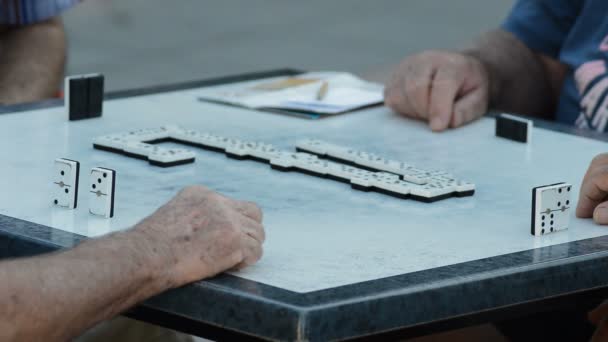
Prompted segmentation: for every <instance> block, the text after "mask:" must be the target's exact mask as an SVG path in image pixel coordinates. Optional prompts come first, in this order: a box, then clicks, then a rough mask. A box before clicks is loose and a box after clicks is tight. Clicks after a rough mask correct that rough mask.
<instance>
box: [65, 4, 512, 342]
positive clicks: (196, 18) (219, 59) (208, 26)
mask: <svg viewBox="0 0 608 342" xmlns="http://www.w3.org/2000/svg"><path fill="white" fill-rule="evenodd" d="M512 2H513V1H512V0H507V1H505V0H503V1H487V0H458V1H455V0H452V1H446V0H401V1H399V0H374V1H370V0H334V1H327V0H308V1H285V0H282V1H281V0H257V1H251V0H249V1H247V0H204V1H203V0H180V1H178V2H175V3H177V4H178V5H175V3H172V2H168V1H166V0H88V1H87V2H85V3H83V4H82V5H81V6H79V7H78V8H76V9H74V10H72V11H70V12H69V13H68V14H67V15H66V16H65V23H66V28H67V31H68V35H69V39H70V57H69V58H70V59H69V64H68V73H70V74H78V73H89V72H102V73H104V74H105V75H106V77H107V87H108V89H110V90H116V89H126V88H133V87H140V86H145V85H154V84H159V83H171V82H179V81H185V80H192V79H201V78H207V77H216V76H223V75H228V74H238V73H242V72H249V71H260V70H266V69H273V68H279V67H295V68H302V69H306V70H345V71H351V72H356V73H359V74H362V75H364V76H366V77H368V78H371V79H375V80H380V81H382V80H383V79H385V78H386V77H387V75H388V74H389V73H390V70H391V69H392V68H393V66H394V65H395V64H396V63H398V62H399V61H400V60H401V59H402V58H403V57H404V56H406V55H408V54H411V53H414V52H417V51H420V50H423V49H429V48H457V47H461V46H463V45H464V44H467V42H469V41H470V40H471V38H472V37H475V36H476V35H478V34H479V33H481V32H483V31H484V30H487V29H490V28H494V27H496V26H498V25H499V24H500V22H501V20H502V19H503V18H504V16H505V14H506V13H507V11H508V9H509V7H510V6H511V4H512ZM490 336H492V337H490ZM498 338H499V337H497V335H496V332H495V330H494V329H493V328H491V327H489V326H484V327H480V328H475V329H465V330H459V331H455V332H452V333H449V334H447V335H446V334H442V335H436V336H432V337H427V338H424V339H420V340H417V341H420V342H431V341H485V340H497V339H498Z"/></svg>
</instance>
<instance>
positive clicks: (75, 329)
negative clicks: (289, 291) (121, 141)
mask: <svg viewBox="0 0 608 342" xmlns="http://www.w3.org/2000/svg"><path fill="white" fill-rule="evenodd" d="M264 239H265V236H264V229H263V226H262V212H261V211H260V209H259V208H258V207H257V206H256V205H255V204H253V203H250V202H243V201H237V200H234V199H230V198H228V197H224V196H222V195H220V194H217V193H215V192H213V191H211V190H209V189H207V188H205V187H202V186H191V187H188V188H185V189H184V190H182V191H181V192H180V193H179V194H177V196H175V197H174V198H173V199H172V200H171V201H169V202H168V203H167V204H166V205H164V206H163V207H161V208H160V209H158V210H157V211H156V212H155V213H153V214H152V215H151V216H149V217H148V218H146V219H144V220H143V221H141V222H139V223H138V224H137V225H135V226H134V227H133V228H132V229H130V230H126V231H123V232H117V233H113V234H110V235H108V236H104V237H101V238H98V239H91V240H88V241H85V242H83V243H82V244H80V245H79V246H77V247H75V248H74V249H71V250H67V251H62V252H57V253H52V254H49V255H42V256H37V257H31V258H23V259H15V260H9V261H0V279H2V281H0V308H2V309H1V310H0V341H67V340H71V339H73V338H74V337H76V336H78V335H80V334H82V333H83V332H84V331H85V330H87V329H89V328H91V327H92V326H94V325H95V324H97V323H99V322H101V321H103V320H107V319H109V318H111V317H114V316H115V315H118V314H120V313H121V312H123V311H125V310H126V309H128V308H129V307H131V306H133V305H135V304H137V303H139V302H141V301H143V300H145V299H147V298H149V297H151V296H154V295H156V294H158V293H161V292H163V291H165V290H168V289H172V288H176V287H179V286H182V285H184V284H188V283H191V282H194V281H197V280H199V279H204V278H208V277H212V276H214V275H216V274H218V273H221V272H223V271H225V270H229V269H235V268H236V269H239V268H243V267H246V266H248V265H251V264H253V263H255V262H256V261H257V260H259V259H260V257H261V255H262V244H263V242H264ZM100 336H103V334H102V335H100ZM109 336H112V338H110V337H109ZM132 336H141V335H139V334H135V335H132ZM146 336H147V337H150V334H148V335H146ZM167 337H168V335H167V334H161V335H155V336H154V339H153V341H165V338H167ZM115 338H116V336H115V335H106V338H105V339H102V340H110V339H111V340H113V341H115V340H116V339H115ZM173 340H174V339H173ZM142 341H143V339H142ZM145 341H150V339H145Z"/></svg>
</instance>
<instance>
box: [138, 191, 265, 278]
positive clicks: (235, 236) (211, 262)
mask: <svg viewBox="0 0 608 342" xmlns="http://www.w3.org/2000/svg"><path fill="white" fill-rule="evenodd" d="M134 231H136V232H138V233H141V235H142V236H145V239H146V240H147V242H148V243H149V248H150V249H151V251H154V252H153V254H155V255H158V257H159V258H160V260H161V261H160V262H159V263H157V264H159V265H161V267H164V270H166V272H167V277H168V281H169V282H170V284H171V286H181V285H183V284H187V283H190V282H193V281H196V280H199V279H203V278H207V277H211V276H214V275H216V274H218V273H220V272H223V271H225V270H228V269H232V268H242V267H245V266H248V265H251V264H253V263H255V262H256V261H258V260H259V259H260V258H261V256H262V244H263V243H264V239H265V235H264V228H263V226H262V212H261V211H260V209H259V208H258V207H257V206H256V205H255V204H253V203H250V202H243V201H237V200H233V199H230V198H228V197H224V196H222V195H220V194H218V193H215V192H213V191H211V190H209V189H207V188H205V187H202V186H191V187H188V188H185V189H184V190H182V191H181V192H180V193H179V194H177V196H175V198H173V199H172V200H171V201H169V202H168V203H167V204H166V205H164V206H163V207H161V208H160V209H158V210H157V211H156V212H155V213H154V214H152V215H151V216H149V217H147V218H146V219H144V220H143V221H142V222H140V223H139V224H137V226H136V227H135V228H134Z"/></svg>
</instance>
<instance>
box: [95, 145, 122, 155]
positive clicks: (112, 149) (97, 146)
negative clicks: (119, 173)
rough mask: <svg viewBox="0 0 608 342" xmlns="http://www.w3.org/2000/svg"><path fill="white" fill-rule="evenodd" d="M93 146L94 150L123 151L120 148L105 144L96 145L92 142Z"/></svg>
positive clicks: (120, 152)
mask: <svg viewBox="0 0 608 342" xmlns="http://www.w3.org/2000/svg"><path fill="white" fill-rule="evenodd" d="M93 148H94V149H96V150H101V151H106V152H112V153H118V154H124V153H123V151H122V150H120V149H117V148H112V147H107V146H102V145H97V144H93Z"/></svg>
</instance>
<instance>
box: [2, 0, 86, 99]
mask: <svg viewBox="0 0 608 342" xmlns="http://www.w3.org/2000/svg"><path fill="white" fill-rule="evenodd" d="M77 2H78V0H54V1H51V0H46V1H39V0H0V104H14V103H21V102H33V101H38V100H42V99H45V98H50V97H53V96H55V95H56V94H57V92H58V90H59V88H60V85H61V79H62V78H63V71H64V66H65V60H66V38H65V32H64V29H63V23H62V21H61V18H60V17H59V13H61V12H62V11H63V10H66V9H67V8H69V7H71V6H72V5H74V4H76V3H77Z"/></svg>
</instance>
